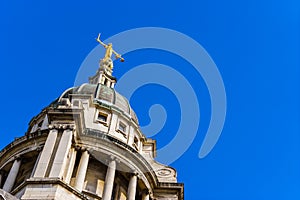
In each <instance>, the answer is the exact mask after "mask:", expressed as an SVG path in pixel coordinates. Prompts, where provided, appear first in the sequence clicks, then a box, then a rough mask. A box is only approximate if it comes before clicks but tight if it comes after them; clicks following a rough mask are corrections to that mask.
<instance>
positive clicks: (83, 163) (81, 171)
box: [74, 150, 90, 192]
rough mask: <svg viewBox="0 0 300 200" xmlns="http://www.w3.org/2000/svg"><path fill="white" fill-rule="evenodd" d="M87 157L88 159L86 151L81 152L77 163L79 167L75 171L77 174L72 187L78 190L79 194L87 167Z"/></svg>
mask: <svg viewBox="0 0 300 200" xmlns="http://www.w3.org/2000/svg"><path fill="white" fill-rule="evenodd" d="M89 157H90V155H89V153H88V151H87V150H85V151H84V152H82V155H81V158H80V162H79V166H78V169H77V174H76V180H75V185H74V187H75V188H76V189H78V190H79V191H80V192H81V191H82V189H83V184H84V179H85V175H86V171H87V167H88V164H89Z"/></svg>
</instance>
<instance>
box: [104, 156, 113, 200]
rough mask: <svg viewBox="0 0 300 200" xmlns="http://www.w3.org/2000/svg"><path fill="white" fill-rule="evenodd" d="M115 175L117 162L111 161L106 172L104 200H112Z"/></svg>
mask: <svg viewBox="0 0 300 200" xmlns="http://www.w3.org/2000/svg"><path fill="white" fill-rule="evenodd" d="M115 173H116V161H115V160H111V161H110V162H109V164H108V167H107V171H106V177H105V182H104V189H103V196H102V200H111V195H112V191H113V187H114V180H115Z"/></svg>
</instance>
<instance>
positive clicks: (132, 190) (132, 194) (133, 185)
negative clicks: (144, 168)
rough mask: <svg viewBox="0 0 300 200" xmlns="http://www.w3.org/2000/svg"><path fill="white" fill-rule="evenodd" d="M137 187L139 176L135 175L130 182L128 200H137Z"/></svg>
mask: <svg viewBox="0 0 300 200" xmlns="http://www.w3.org/2000/svg"><path fill="white" fill-rule="evenodd" d="M136 185H137V174H136V173H135V174H133V175H132V176H131V178H130V181H129V185H128V191H127V200H135V193H136Z"/></svg>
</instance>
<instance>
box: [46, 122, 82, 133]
mask: <svg viewBox="0 0 300 200" xmlns="http://www.w3.org/2000/svg"><path fill="white" fill-rule="evenodd" d="M48 128H49V129H50V130H52V129H57V130H70V131H74V130H75V129H76V125H75V124H61V123H59V124H50V125H48Z"/></svg>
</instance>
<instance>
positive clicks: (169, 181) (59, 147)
mask: <svg viewBox="0 0 300 200" xmlns="http://www.w3.org/2000/svg"><path fill="white" fill-rule="evenodd" d="M115 83H116V79H115V78H114V77H113V76H112V75H111V69H110V68H109V67H108V66H107V63H102V62H101V64H100V68H99V70H98V71H97V73H96V75H95V76H93V77H91V78H90V81H89V83H86V84H83V85H81V86H79V87H74V88H70V89H68V90H66V91H65V92H64V93H63V94H62V95H61V96H60V97H59V98H57V99H56V100H55V101H54V102H52V103H51V104H50V105H49V106H47V107H46V108H44V109H43V110H42V111H41V113H39V114H38V115H37V116H35V117H34V118H33V119H32V120H31V121H30V123H29V128H28V131H27V132H26V134H25V136H23V137H20V138H17V139H15V141H13V142H12V143H10V144H9V145H7V146H6V147H5V148H4V149H3V150H2V151H1V152H0V188H1V189H0V200H1V199H7V200H8V199H22V200H38V199H59V200H60V199H63V200H71V199H72V200H76V199H95V200H98V199H103V200H134V199H135V200H155V199H156V200H160V199H161V200H167V199H168V200H182V199H183V184H181V183H177V179H176V171H175V169H173V168H171V167H168V166H165V165H163V164H160V163H158V162H156V161H155V160H154V158H155V156H156V155H155V154H156V143H155V141H154V140H152V139H148V138H146V137H145V136H144V135H143V133H142V132H141V130H140V128H139V123H138V119H137V117H136V115H135V113H134V111H133V110H132V109H131V107H130V105H129V103H128V100H127V99H126V98H124V97H123V96H122V95H120V94H119V93H118V92H116V91H115V90H114V84H115Z"/></svg>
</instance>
